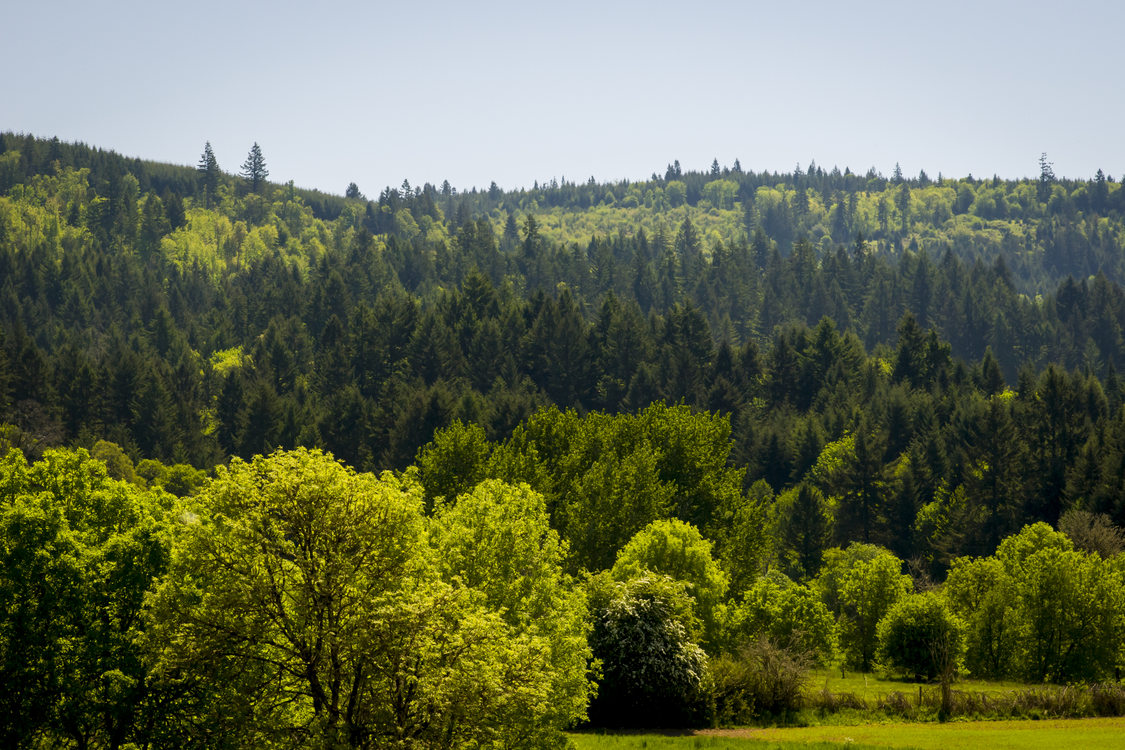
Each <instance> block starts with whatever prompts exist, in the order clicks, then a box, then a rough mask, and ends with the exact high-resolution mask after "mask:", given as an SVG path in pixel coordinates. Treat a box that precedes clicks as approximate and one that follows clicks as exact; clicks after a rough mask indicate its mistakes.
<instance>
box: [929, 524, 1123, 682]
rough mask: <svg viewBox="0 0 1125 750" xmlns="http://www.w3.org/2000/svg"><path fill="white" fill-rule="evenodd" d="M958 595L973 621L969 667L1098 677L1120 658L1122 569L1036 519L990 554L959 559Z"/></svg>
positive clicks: (1056, 678) (1052, 677)
mask: <svg viewBox="0 0 1125 750" xmlns="http://www.w3.org/2000/svg"><path fill="white" fill-rule="evenodd" d="M947 588H948V589H949V597H950V602H951V603H952V604H953V606H954V608H955V609H956V610H957V611H958V613H959V614H961V616H962V617H963V618H965V620H966V621H967V623H968V626H969V627H968V654H969V661H968V664H969V668H970V669H972V668H973V667H974V666H978V667H979V668H980V670H981V672H982V673H984V674H995V675H1000V674H1008V675H1013V676H1019V677H1022V678H1023V679H1027V680H1030V681H1033V682H1044V681H1051V682H1068V681H1074V680H1087V681H1093V680H1098V679H1103V678H1105V677H1106V676H1107V675H1109V674H1110V673H1111V672H1113V671H1114V669H1115V668H1116V667H1117V666H1118V665H1119V663H1120V662H1119V659H1120V655H1121V654H1120V646H1119V644H1120V639H1121V634H1122V633H1123V632H1125V630H1123V629H1125V596H1123V593H1122V587H1121V579H1120V574H1119V571H1118V570H1117V569H1116V568H1115V567H1114V565H1113V564H1112V563H1111V562H1107V561H1105V560H1103V559H1102V558H1101V557H1099V556H1098V555H1096V554H1092V553H1086V552H1079V551H1076V550H1075V549H1074V547H1073V544H1072V543H1071V541H1070V539H1068V538H1067V537H1066V536H1065V535H1063V534H1060V533H1059V532H1056V531H1054V530H1053V529H1051V528H1050V527H1049V526H1047V525H1046V524H1042V523H1040V524H1033V525H1029V526H1026V527H1024V529H1023V530H1022V531H1021V532H1020V533H1018V534H1014V535H1012V536H1010V537H1008V538H1006V539H1004V541H1003V542H1001V544H1000V546H999V548H998V549H997V551H996V555H995V556H994V557H991V558H987V559H984V560H964V561H961V560H958V561H955V564H954V566H953V569H952V570H951V572H950V579H949V582H948V583H947Z"/></svg>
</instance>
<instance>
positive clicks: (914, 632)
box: [878, 593, 965, 680]
mask: <svg viewBox="0 0 1125 750" xmlns="http://www.w3.org/2000/svg"><path fill="white" fill-rule="evenodd" d="M964 631H965V625H964V623H963V622H961V620H960V619H959V618H958V617H957V616H956V615H954V614H953V613H951V612H950V611H949V607H948V606H947V605H946V603H945V601H944V600H943V599H941V598H940V597H939V596H938V595H937V594H933V593H926V594H916V595H913V596H907V597H905V598H903V599H900V600H899V601H898V602H896V603H895V605H894V606H893V607H891V609H890V611H889V612H887V615H886V617H884V618H883V619H882V620H881V621H880V622H879V630H878V633H879V661H880V663H881V664H882V665H883V666H884V667H886V668H888V669H892V670H894V671H897V672H900V673H902V674H904V675H908V676H909V675H913V677H914V679H921V678H923V677H925V678H927V679H931V680H932V679H934V678H935V677H937V676H939V675H942V674H947V675H949V674H952V673H953V671H955V670H956V667H957V665H958V662H959V661H960V659H961V654H962V652H963V651H964V643H965V637H964Z"/></svg>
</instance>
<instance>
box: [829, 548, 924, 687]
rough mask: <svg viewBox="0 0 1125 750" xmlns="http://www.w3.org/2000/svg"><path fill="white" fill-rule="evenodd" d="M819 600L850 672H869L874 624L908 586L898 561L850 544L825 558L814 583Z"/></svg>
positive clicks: (874, 643)
mask: <svg viewBox="0 0 1125 750" xmlns="http://www.w3.org/2000/svg"><path fill="white" fill-rule="evenodd" d="M816 586H817V588H818V590H819V591H820V595H821V598H822V599H823V600H824V602H825V604H826V605H827V606H828V607H829V609H830V610H831V611H832V612H834V613H835V614H836V616H837V618H838V624H839V629H840V630H839V633H840V646H841V648H842V650H843V652H844V656H845V659H846V661H847V663H848V664H849V665H850V666H851V667H852V668H853V669H860V670H862V671H864V672H869V671H871V667H872V664H873V663H874V660H875V650H876V647H877V645H878V630H877V628H878V625H879V621H880V620H882V619H883V617H884V615H886V614H887V612H888V611H890V608H891V607H892V606H893V605H894V603H895V602H896V601H898V600H899V598H901V597H903V596H905V595H906V594H907V593H909V592H910V591H911V590H912V588H913V585H912V583H911V580H910V577H909V576H906V575H903V573H902V561H901V560H899V559H898V558H897V557H895V556H894V555H893V554H891V553H890V552H888V551H887V550H885V549H883V548H881V547H877V546H875V545H870V544H861V543H859V542H853V543H852V544H850V545H849V546H848V547H847V548H846V549H839V548H835V549H830V550H828V551H827V552H826V553H825V559H824V568H823V569H822V570H821V572H820V575H819V576H818V577H817V579H816Z"/></svg>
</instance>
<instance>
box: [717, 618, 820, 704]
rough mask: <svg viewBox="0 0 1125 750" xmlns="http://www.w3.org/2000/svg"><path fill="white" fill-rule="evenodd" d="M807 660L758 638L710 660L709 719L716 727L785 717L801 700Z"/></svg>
mask: <svg viewBox="0 0 1125 750" xmlns="http://www.w3.org/2000/svg"><path fill="white" fill-rule="evenodd" d="M807 680H808V661H807V659H806V658H805V657H804V656H803V655H802V654H800V653H799V652H798V653H794V652H792V651H790V650H787V649H785V648H779V647H777V646H776V645H774V644H773V643H771V642H770V641H769V640H766V639H764V638H763V639H760V640H757V641H752V642H750V643H747V644H745V645H743V646H742V648H741V649H739V651H738V653H737V654H736V655H734V656H727V655H724V656H722V657H719V658H718V659H715V660H713V661H712V662H711V701H712V709H711V710H712V721H713V722H714V723H716V724H718V725H720V726H726V725H731V724H746V723H749V722H750V721H751V720H753V719H759V720H760V719H762V718H766V717H776V716H785V715H786V714H789V713H791V712H793V711H795V710H797V709H799V708H800V707H801V705H802V703H803V698H804V696H803V691H804V686H805V684H806V682H807Z"/></svg>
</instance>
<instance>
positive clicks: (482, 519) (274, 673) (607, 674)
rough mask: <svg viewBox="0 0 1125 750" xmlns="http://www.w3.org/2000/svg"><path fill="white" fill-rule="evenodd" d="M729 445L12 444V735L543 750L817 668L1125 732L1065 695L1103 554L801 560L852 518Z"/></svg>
mask: <svg viewBox="0 0 1125 750" xmlns="http://www.w3.org/2000/svg"><path fill="white" fill-rule="evenodd" d="M727 430H728V426H727V423H726V420H725V419H724V418H720V417H716V416H714V415H709V414H698V413H692V412H691V411H690V410H689V409H688V408H687V407H684V406H680V407H665V406H659V405H654V406H652V407H649V409H646V410H645V411H644V412H643V413H641V414H638V415H622V416H618V417H609V416H606V415H599V414H591V415H588V416H586V417H577V416H576V415H574V414H572V413H570V414H562V413H559V412H557V411H554V410H546V411H542V412H539V413H537V414H535V415H534V416H533V417H532V419H531V420H529V421H528V422H527V423H525V424H523V425H521V426H520V428H519V429H517V430H516V431H515V433H514V434H513V436H512V437H511V439H509V440H508V441H505V442H504V443H503V444H501V445H489V444H488V443H487V441H486V440H485V439H484V438H483V434H482V431H481V430H480V429H479V427H473V426H465V425H457V426H455V427H453V428H452V429H450V430H447V431H443V432H441V433H439V438H438V440H436V441H435V442H434V443H433V444H432V445H430V446H428V447H427V449H426V450H424V451H423V452H422V455H421V456H420V459H419V466H418V467H417V468H413V467H412V468H410V469H408V470H406V471H404V472H401V473H398V474H392V473H389V472H385V473H383V474H382V475H380V476H376V475H374V474H370V473H357V472H355V471H353V470H351V469H349V468H347V467H345V466H343V465H341V464H340V463H338V462H336V461H335V460H333V459H332V457H331V456H327V455H325V454H323V453H321V452H319V451H310V450H307V449H297V450H294V451H277V452H275V453H273V454H271V455H269V456H255V457H254V458H253V459H252V460H250V461H248V462H244V461H242V460H241V459H233V460H232V461H231V462H230V463H229V464H228V465H226V466H220V467H216V469H215V471H214V472H213V474H212V476H210V477H208V478H204V477H202V476H199V475H198V474H193V472H192V471H191V470H190V469H187V468H186V467H167V466H163V465H161V464H159V463H158V462H154V461H151V460H146V461H145V462H142V464H143V465H138V466H136V467H134V466H133V465H132V464H131V462H130V461H129V459H128V458H127V457H126V456H124V455H123V454H122V453H121V452H120V450H119V449H115V448H114V446H112V445H110V444H105V443H102V444H99V445H98V446H97V449H98V450H97V452H98V453H99V454H100V456H102V458H94V457H92V456H91V454H90V453H88V452H87V451H85V450H84V449H49V450H47V451H46V452H45V453H44V455H43V457H42V458H41V459H40V460H38V461H35V462H28V461H27V460H26V459H25V458H24V456H23V455H22V454H20V452H19V451H16V450H10V451H8V452H7V453H6V455H4V456H3V457H0V596H3V602H4V607H3V608H2V609H0V678H2V681H3V684H5V685H6V686H8V689H7V690H5V692H4V695H3V696H2V697H0V706H2V707H3V711H0V740H2V741H3V743H4V745H5V747H12V748H25V747H26V748H31V747H41V746H44V745H50V746H63V747H71V746H73V747H89V746H98V747H114V748H115V747H131V746H132V747H164V746H176V747H200V748H215V747H222V748H226V747H229V748H239V747H323V746H324V745H325V744H330V745H332V746H334V747H353V748H374V747H384V746H389V745H395V744H399V745H401V744H409V745H411V746H414V747H420V748H439V747H440V748H448V747H477V746H480V745H482V744H490V743H493V744H503V745H507V746H513V747H516V746H518V747H527V748H543V749H544V750H545V749H546V748H560V747H565V746H567V744H568V743H567V741H566V738H565V736H564V735H563V734H562V731H563V730H565V729H567V728H569V727H573V726H575V725H576V724H578V723H583V722H586V721H587V720H589V721H591V722H593V723H594V724H595V725H598V726H611V727H616V726H654V725H659V726H662V727H668V726H685V725H699V724H709V723H731V722H737V723H745V722H747V721H752V720H757V719H761V718H765V717H771V716H772V717H778V716H782V715H785V714H788V713H790V712H792V711H793V710H796V709H799V708H800V707H801V706H802V705H803V701H804V697H803V692H802V683H803V679H804V678H803V674H804V671H805V670H806V669H807V668H808V667H809V666H811V665H814V664H819V665H839V666H841V667H842V668H845V669H856V670H864V671H870V670H872V669H874V668H879V669H881V670H884V671H886V672H888V673H891V674H901V675H903V676H906V677H908V678H910V677H913V678H914V679H916V680H925V679H938V680H939V681H940V682H941V685H942V688H943V700H942V704H941V709H940V711H941V713H940V714H939V716H948V715H949V712H950V711H951V710H952V707H953V703H952V702H951V701H950V700H949V697H950V691H949V686H950V684H951V683H952V681H953V679H954V678H956V677H958V676H961V675H964V674H965V673H966V671H968V672H969V673H970V674H973V675H976V676H984V677H993V678H1006V679H1022V680H1025V681H1028V682H1033V683H1039V682H1045V681H1050V682H1058V683H1065V684H1068V687H1067V690H1068V691H1077V692H1078V694H1079V696H1080V697H1083V701H1074V700H1072V701H1071V704H1072V705H1073V706H1075V710H1076V711H1079V712H1090V713H1095V714H1098V715H1119V714H1120V713H1121V711H1122V710H1125V708H1123V707H1125V703H1123V697H1125V696H1123V695H1122V692H1121V690H1120V687H1119V686H1112V685H1105V686H1098V685H1093V686H1091V687H1088V688H1076V687H1075V686H1074V685H1073V683H1075V682H1085V683H1092V682H1096V681H1102V680H1106V681H1108V680H1109V679H1110V677H1111V676H1112V675H1113V674H1114V672H1115V670H1116V669H1117V668H1119V667H1120V666H1121V664H1122V661H1123V659H1125V654H1123V652H1122V646H1121V644H1122V642H1123V640H1122V635H1123V634H1125V580H1123V577H1122V576H1123V573H1125V570H1123V568H1122V562H1123V561H1125V556H1123V555H1122V554H1121V551H1122V547H1123V546H1125V545H1123V543H1125V540H1123V538H1122V535H1121V532H1120V530H1115V529H1113V528H1112V527H1110V526H1107V525H1106V524H1104V523H1102V524H1101V525H1100V527H1099V526H1097V524H1095V523H1090V521H1091V519H1092V516H1090V514H1086V515H1085V516H1083V515H1081V514H1078V515H1075V514H1074V513H1071V514H1070V515H1069V516H1068V517H1067V520H1065V521H1064V522H1063V524H1062V526H1063V527H1065V528H1067V529H1068V531H1067V532H1066V533H1061V532H1058V531H1055V530H1053V529H1051V528H1050V527H1048V526H1047V525H1045V524H1041V523H1040V524H1034V525H1029V526H1026V527H1024V528H1023V529H1021V530H1020V531H1019V533H1017V534H1013V535H1011V536H1008V537H1006V538H1005V539H1003V540H1002V541H1001V542H1000V544H999V545H998V547H997V548H996V549H995V551H994V552H990V554H988V555H982V556H980V557H958V558H956V559H954V560H953V561H952V568H951V572H950V575H949V577H948V580H947V581H945V583H944V584H943V585H940V586H934V585H933V584H932V582H931V581H929V580H928V578H927V577H926V576H925V575H924V573H922V572H920V571H915V575H914V576H913V577H911V576H909V575H905V574H904V573H903V569H904V562H903V560H901V559H899V558H898V557H896V556H895V555H894V554H893V553H891V552H890V551H888V550H886V549H884V548H882V547H879V546H877V545H874V544H867V543H862V542H853V543H851V544H848V545H847V546H839V547H829V546H825V543H824V540H821V541H820V543H817V542H815V541H813V542H812V543H808V544H806V543H805V542H808V541H809V537H808V535H807V534H806V535H804V537H802V534H801V533H800V532H798V533H796V534H794V533H793V526H792V521H793V519H794V518H797V517H799V516H801V515H802V514H807V515H805V517H804V520H802V521H801V522H800V523H799V524H798V527H799V529H800V530H801V531H804V530H810V529H816V528H817V527H818V525H819V526H824V525H825V524H827V525H829V526H830V525H831V523H832V518H833V517H836V516H839V515H840V514H841V513H842V512H843V511H842V505H843V503H842V500H841V503H840V504H839V505H837V504H836V503H831V502H830V503H829V504H828V505H827V506H820V507H818V504H819V503H820V502H821V499H820V498H818V496H817V495H818V493H817V492H816V491H815V490H812V489H807V488H805V489H803V490H802V491H801V492H798V493H795V495H794V496H793V497H792V498H788V499H785V498H782V499H779V500H774V499H773V498H770V497H769V495H768V492H767V491H755V492H751V493H749V494H744V493H743V492H742V491H741V487H740V483H741V474H742V471H741V470H738V469H733V468H731V467H730V466H729V465H728V462H727V458H728V456H727V454H728V452H729V449H730V444H729V441H727V440H726V436H727V434H728V432H727ZM111 471H112V472H113V473H115V474H121V475H123V476H129V477H130V478H129V479H127V480H126V479H116V478H114V477H112V476H111V475H110V472H111ZM170 490H175V491H176V492H177V493H178V496H177V495H174V494H171V493H170ZM441 493H445V494H441ZM708 508H711V509H712V510H711V511H710V512H708ZM818 516H819V521H818V520H817V517H818ZM684 518H692V519H695V520H697V521H699V523H700V524H702V526H697V525H696V524H695V523H693V522H690V521H687V520H683V519H684ZM701 529H702V531H701ZM802 538H804V540H805V542H801V541H796V540H800V539H802ZM795 541H796V546H794V543H795ZM713 542H714V543H713ZM794 550H796V551H798V552H800V553H801V556H802V559H803V561H804V564H806V565H807V567H805V568H795V569H793V571H794V576H793V577H790V576H788V575H786V573H785V572H783V570H784V568H785V567H786V566H787V565H790V564H791V563H792V561H793V558H792V556H791V555H790V553H791V552H792V551H794ZM1039 692H1042V691H1039ZM1039 692H1037V693H1035V694H1037V695H1038V694H1039ZM828 698H829V696H827V691H825V694H824V695H823V696H822V700H828ZM895 710H898V709H895ZM1002 710H1006V709H1002ZM913 715H917V713H915V714H913ZM1068 715H1070V714H1068Z"/></svg>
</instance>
